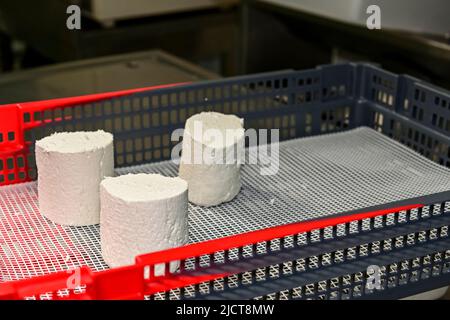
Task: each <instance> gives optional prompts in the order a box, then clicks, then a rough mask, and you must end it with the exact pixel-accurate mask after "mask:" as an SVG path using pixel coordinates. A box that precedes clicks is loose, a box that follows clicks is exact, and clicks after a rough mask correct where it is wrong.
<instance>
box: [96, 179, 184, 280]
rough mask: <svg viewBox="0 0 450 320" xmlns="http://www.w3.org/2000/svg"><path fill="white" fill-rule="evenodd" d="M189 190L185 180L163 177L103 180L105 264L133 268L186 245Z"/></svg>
mask: <svg viewBox="0 0 450 320" xmlns="http://www.w3.org/2000/svg"><path fill="white" fill-rule="evenodd" d="M187 190H188V185H187V183H186V181H184V180H183V179H180V178H171V177H165V176H162V175H159V174H144V173H140V174H127V175H123V176H119V177H115V178H106V179H105V180H103V181H102V183H101V185H100V202H101V213H100V239H101V248H102V256H103V259H104V260H105V262H106V263H107V264H108V265H109V266H110V267H119V266H125V265H130V264H133V263H134V261H135V257H136V256H137V255H141V254H145V253H150V252H155V251H160V250H164V249H168V248H173V247H179V246H182V245H185V244H186V243H187V242H188V227H187V223H188V221H187V219H188V199H187ZM173 268H176V266H174V265H172V267H171V269H172V271H173ZM158 272H161V270H158Z"/></svg>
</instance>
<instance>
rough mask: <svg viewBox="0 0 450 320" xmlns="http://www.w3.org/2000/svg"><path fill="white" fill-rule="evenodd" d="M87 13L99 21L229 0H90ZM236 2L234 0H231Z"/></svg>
mask: <svg viewBox="0 0 450 320" xmlns="http://www.w3.org/2000/svg"><path fill="white" fill-rule="evenodd" d="M88 2H89V6H88V7H89V13H90V16H91V17H92V18H94V19H95V20H98V21H101V22H109V21H114V20H119V19H130V18H136V17H144V16H154V15H161V14H166V13H174V12H183V11H193V10H199V9H206V8H214V7H218V6H220V5H223V4H226V3H230V0H189V1H185V0H152V1H148V0H127V1H123V0H90V1H88ZM233 2H236V1H233Z"/></svg>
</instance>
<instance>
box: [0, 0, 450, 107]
mask: <svg viewBox="0 0 450 320" xmlns="http://www.w3.org/2000/svg"><path fill="white" fill-rule="evenodd" d="M73 4H75V5H78V6H79V7H80V9H81V29H80V30H69V29H68V28H67V26H66V21H67V19H68V18H69V16H70V14H68V13H66V10H67V8H68V6H70V5H73ZM371 4H377V5H378V6H379V7H380V9H381V27H382V29H381V30H369V29H368V28H367V27H366V20H367V18H368V16H369V14H367V12H366V10H367V7H368V6H369V5H371ZM449 14H450V2H449V1H448V0H427V1H425V0H396V1H389V0H377V1H375V0H372V1H369V0H339V1H336V0H189V1H184V0H151V1H149V0H127V1H123V0H40V1H34V2H31V1H26V0H2V1H1V2H0V104H4V103H10V102H19V101H29V100H36V99H48V98H56V97H63V96H73V95H81V94H88V93H95V92H103V91H111V90H119V89H127V88H135V87H143V86H148V85H155V84H163V83H171V82H183V81H197V80H207V79H213V78H217V77H223V76H233V75H239V74H248V73H257V72H264V71H270V70H279V69H306V68H314V67H316V66H317V65H320V64H327V63H338V62H345V61H370V62H372V63H375V64H378V65H380V66H381V67H383V68H385V69H387V70H390V71H393V72H396V73H407V74H410V75H413V76H416V77H419V78H421V79H423V80H425V81H428V82H431V83H434V84H436V85H438V86H441V87H444V88H450V19H449V16H450V15H449Z"/></svg>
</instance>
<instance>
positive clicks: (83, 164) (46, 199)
mask: <svg viewBox="0 0 450 320" xmlns="http://www.w3.org/2000/svg"><path fill="white" fill-rule="evenodd" d="M36 165H37V170H38V196H39V209H40V212H41V214H42V215H44V216H45V217H46V218H48V219H49V220H51V221H52V222H54V223H57V224H61V225H68V226H86V225H92V224H98V223H99V222H100V190H99V188H100V182H101V181H102V180H103V178H104V177H106V176H113V175H114V153H113V135H112V134H110V133H107V132H104V131H96V132H61V133H55V134H53V135H51V136H48V137H45V138H43V139H41V140H39V141H36Z"/></svg>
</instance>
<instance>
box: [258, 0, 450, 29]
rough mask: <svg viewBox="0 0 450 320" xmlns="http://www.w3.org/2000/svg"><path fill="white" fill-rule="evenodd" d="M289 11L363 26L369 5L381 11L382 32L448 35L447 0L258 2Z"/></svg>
mask: <svg viewBox="0 0 450 320" xmlns="http://www.w3.org/2000/svg"><path fill="white" fill-rule="evenodd" d="M260 1H263V2H267V3H271V4H276V5H279V6H283V7H286V8H289V9H292V10H297V11H305V12H308V13H312V14H315V15H319V16H323V17H326V18H330V19H335V20H338V21H340V22H346V23H352V24H356V25H359V26H363V27H365V26H366V21H367V18H368V16H369V15H368V14H367V13H366V10H367V8H368V7H369V6H370V5H378V6H379V7H380V9H381V23H382V28H383V29H391V30H401V31H409V32H417V33H427V34H438V35H445V34H450V19H449V16H448V15H449V12H450V2H449V1H447V0H427V1H424V0H395V1H392V0H339V1H335V0H260Z"/></svg>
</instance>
